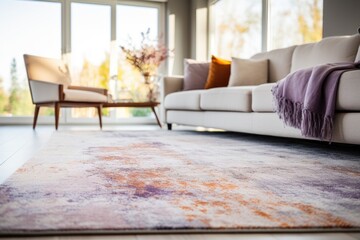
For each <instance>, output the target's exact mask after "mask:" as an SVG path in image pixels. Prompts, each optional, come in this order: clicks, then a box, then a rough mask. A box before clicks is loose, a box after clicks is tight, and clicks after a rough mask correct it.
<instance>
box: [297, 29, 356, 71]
mask: <svg viewBox="0 0 360 240" xmlns="http://www.w3.org/2000/svg"><path fill="white" fill-rule="evenodd" d="M359 44H360V35H359V34H356V35H352V36H337V37H327V38H324V39H323V40H321V41H320V42H317V43H308V44H303V45H299V46H297V47H296V48H295V50H294V54H293V57H292V64H291V72H295V71H297V70H299V69H304V68H308V67H313V66H316V65H320V64H326V63H337V62H354V61H355V58H356V55H357V52H358V48H359Z"/></svg>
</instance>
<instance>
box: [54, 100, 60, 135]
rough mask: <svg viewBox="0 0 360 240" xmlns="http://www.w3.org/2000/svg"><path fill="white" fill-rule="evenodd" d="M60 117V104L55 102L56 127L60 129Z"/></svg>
mask: <svg viewBox="0 0 360 240" xmlns="http://www.w3.org/2000/svg"><path fill="white" fill-rule="evenodd" d="M59 117H60V104H59V103H55V129H56V130H57V129H58V126H59Z"/></svg>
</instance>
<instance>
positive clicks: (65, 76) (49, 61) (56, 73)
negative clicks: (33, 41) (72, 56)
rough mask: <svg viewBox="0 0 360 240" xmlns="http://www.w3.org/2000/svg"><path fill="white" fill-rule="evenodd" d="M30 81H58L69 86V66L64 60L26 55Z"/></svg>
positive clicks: (25, 59)
mask: <svg viewBox="0 0 360 240" xmlns="http://www.w3.org/2000/svg"><path fill="white" fill-rule="evenodd" d="M24 61H25V67H26V73H27V77H28V80H29V81H31V80H32V81H41V82H49V83H57V84H62V85H64V88H67V86H69V85H70V84H71V78H70V72H69V68H68V67H67V65H66V64H64V62H63V61H61V60H59V59H53V58H44V57H39V56H33V55H28V54H25V55H24Z"/></svg>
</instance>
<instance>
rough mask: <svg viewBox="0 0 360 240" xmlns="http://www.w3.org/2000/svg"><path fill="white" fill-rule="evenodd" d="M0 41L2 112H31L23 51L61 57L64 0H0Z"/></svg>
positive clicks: (26, 114) (18, 113) (0, 102)
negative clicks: (50, 0) (57, 0)
mask: <svg viewBox="0 0 360 240" xmlns="http://www.w3.org/2000/svg"><path fill="white" fill-rule="evenodd" d="M0 42H1V44H0V116H32V115H33V111H34V107H33V105H32V102H31V96H30V91H29V87H28V82H27V77H26V71H25V66H24V59H23V54H34V55H40V56H45V57H54V58H60V57H61V4H60V3H54V2H40V1H14V0H1V1H0ZM40 114H42V115H51V114H53V111H52V110H51V109H48V110H47V111H46V110H42V111H41V112H40Z"/></svg>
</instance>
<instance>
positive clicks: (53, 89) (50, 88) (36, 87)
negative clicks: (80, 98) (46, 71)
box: [29, 80, 63, 104]
mask: <svg viewBox="0 0 360 240" xmlns="http://www.w3.org/2000/svg"><path fill="white" fill-rule="evenodd" d="M29 85H30V91H31V97H32V101H33V103H34V104H36V103H48V102H57V101H60V100H62V95H63V85H62V84H57V83H50V82H42V81H36V80H29Z"/></svg>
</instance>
